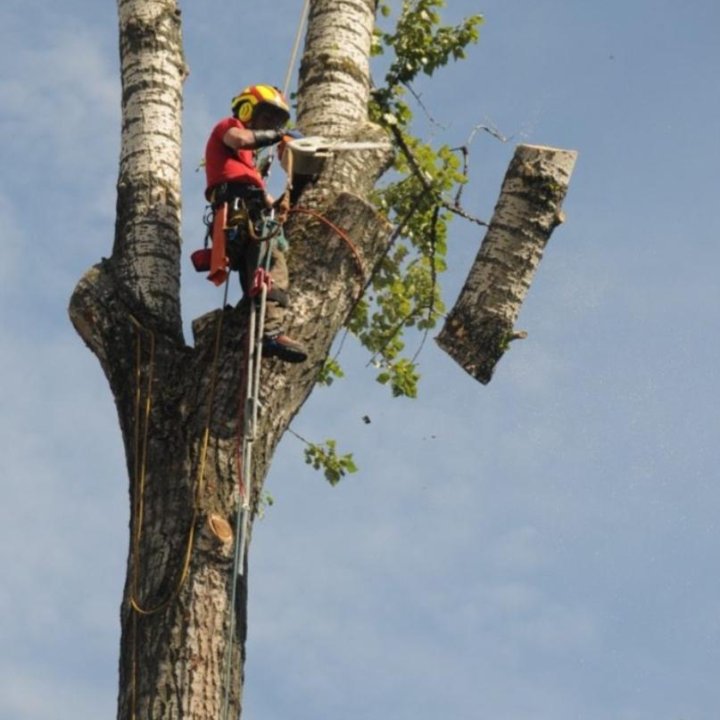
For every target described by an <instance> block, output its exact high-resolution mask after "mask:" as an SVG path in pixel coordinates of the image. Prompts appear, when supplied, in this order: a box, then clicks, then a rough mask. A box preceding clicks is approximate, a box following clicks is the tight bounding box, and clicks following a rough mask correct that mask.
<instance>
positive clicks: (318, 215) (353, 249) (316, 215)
mask: <svg viewBox="0 0 720 720" xmlns="http://www.w3.org/2000/svg"><path fill="white" fill-rule="evenodd" d="M290 212H291V213H301V214H302V215H310V216H311V217H314V218H316V219H318V220H320V221H321V222H323V223H325V225H327V226H328V227H329V228H330V229H332V230H333V231H335V233H336V234H337V235H338V236H339V237H340V238H341V239H342V240H343V241H344V242H345V244H346V245H347V246H348V248H350V252H352V254H353V257H354V258H355V263H356V265H357V268H358V272H359V273H360V279H361V280H362V281H363V283H364V282H365V266H364V265H363V261H362V258H361V257H360V253H359V252H358V249H357V247H356V246H355V243H353V241H352V240H351V239H350V236H349V235H348V234H347V233H346V232H345V231H344V230H343V229H342V228H339V227H338V226H337V225H335V223H333V222H331V221H330V220H328V219H327V218H326V217H325V216H324V215H323V214H321V213H319V212H317V211H315V210H310V209H309V208H303V207H294V208H290Z"/></svg>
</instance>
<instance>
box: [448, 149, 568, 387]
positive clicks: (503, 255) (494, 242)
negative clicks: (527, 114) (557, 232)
mask: <svg viewBox="0 0 720 720" xmlns="http://www.w3.org/2000/svg"><path fill="white" fill-rule="evenodd" d="M576 158H577V153H576V152H574V151H570V150H560V149H557V148H549V147H538V146H534V145H519V146H518V147H517V149H516V152H515V156H514V157H513V160H512V162H511V163H510V166H509V168H508V171H507V174H506V175H505V180H504V182H503V186H502V190H501V191H500V197H499V199H498V202H497V205H496V207H495V212H494V214H493V218H492V221H491V222H490V227H489V228H488V231H487V234H486V235H485V239H484V240H483V243H482V245H481V247H480V250H479V252H478V254H477V257H476V258H475V262H474V263H473V266H472V268H471V269H470V272H469V274H468V277H467V280H466V281H465V285H464V286H463V288H462V290H461V292H460V295H459V297H458V299H457V301H456V302H455V305H454V306H453V308H452V310H451V311H450V313H449V315H448V317H447V319H446V321H445V324H444V326H443V329H442V331H441V332H440V334H439V335H438V337H437V338H436V342H437V343H438V345H439V346H440V347H441V348H442V349H443V350H445V352H447V353H448V354H449V355H450V357H452V358H453V359H454V360H455V361H456V362H457V363H458V364H459V365H460V366H461V367H462V368H463V369H464V370H465V371H466V372H468V373H470V375H472V376H473V377H474V378H476V379H477V380H479V381H480V382H481V383H484V384H487V383H489V382H490V380H491V379H492V375H493V372H494V370H495V366H496V365H497V363H498V361H499V360H500V358H501V357H502V356H503V354H504V353H505V351H506V350H507V348H508V346H509V343H510V342H511V341H513V340H515V339H518V338H522V337H525V333H523V332H515V331H514V329H513V328H514V326H515V321H516V320H517V317H518V314H519V313H520V308H521V306H522V303H523V301H524V300H525V296H526V295H527V292H528V290H529V289H530V284H531V283H532V279H533V277H534V275H535V271H536V270H537V267H538V265H539V264H540V260H541V259H542V255H543V251H544V249H545V246H546V244H547V242H548V240H549V239H550V235H551V234H552V232H553V230H554V229H555V228H556V227H557V226H558V225H559V224H560V223H562V222H563V220H564V216H563V214H562V210H561V206H562V202H563V199H564V198H565V194H566V193H567V188H568V183H569V182H570V175H571V174H572V171H573V167H574V165H575V160H576Z"/></svg>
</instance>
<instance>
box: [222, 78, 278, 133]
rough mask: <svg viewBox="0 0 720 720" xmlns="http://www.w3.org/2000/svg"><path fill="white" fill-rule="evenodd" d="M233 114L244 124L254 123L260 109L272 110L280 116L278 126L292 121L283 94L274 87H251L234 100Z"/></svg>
mask: <svg viewBox="0 0 720 720" xmlns="http://www.w3.org/2000/svg"><path fill="white" fill-rule="evenodd" d="M231 107H232V114H233V117H236V118H237V119H238V120H239V121H240V122H242V123H252V121H253V119H254V117H255V114H256V113H257V111H258V110H259V109H260V108H268V109H270V108H272V109H274V110H275V111H276V112H277V114H278V125H284V124H285V123H286V122H287V121H288V120H289V119H290V108H289V107H288V104H287V101H286V100H285V97H284V96H283V94H282V92H280V90H279V89H278V88H276V87H275V86H274V85H250V86H249V87H246V88H245V89H244V90H243V91H242V92H241V93H240V94H239V95H236V96H235V97H234V98H233V100H232V106H231Z"/></svg>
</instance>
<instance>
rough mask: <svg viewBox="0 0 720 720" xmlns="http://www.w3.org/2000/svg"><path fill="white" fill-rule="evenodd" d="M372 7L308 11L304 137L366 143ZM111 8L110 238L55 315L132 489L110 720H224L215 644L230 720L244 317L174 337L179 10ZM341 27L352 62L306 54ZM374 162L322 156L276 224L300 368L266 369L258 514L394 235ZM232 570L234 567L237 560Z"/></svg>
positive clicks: (170, 3)
mask: <svg viewBox="0 0 720 720" xmlns="http://www.w3.org/2000/svg"><path fill="white" fill-rule="evenodd" d="M374 9H375V3H374V2H364V1H363V2H360V1H357V2H343V3H341V4H338V3H334V2H328V1H327V0H315V2H313V3H311V11H310V19H309V29H308V37H307V41H306V49H305V59H304V61H303V63H304V64H303V67H304V70H303V78H304V80H303V81H301V87H300V95H299V102H300V104H301V106H302V108H303V109H302V113H301V115H302V124H303V125H305V126H306V127H307V128H313V129H314V131H315V132H318V131H321V132H322V133H323V134H325V135H327V136H332V135H338V134H340V135H343V136H349V137H353V136H362V137H364V138H366V137H367V135H368V134H371V135H375V136H377V135H378V130H377V129H376V128H374V127H372V126H370V125H369V124H368V123H367V92H368V87H369V80H368V76H367V57H368V55H369V46H370V44H369V43H370V36H371V32H372V26H373V22H374ZM118 10H119V26H120V48H121V72H122V87H123V97H122V108H123V124H122V146H121V157H120V171H119V177H118V193H117V222H116V231H115V241H114V245H113V251H112V255H111V256H110V258H108V259H105V260H103V261H101V262H100V263H98V264H97V265H96V266H94V267H92V268H90V269H89V270H88V271H87V272H86V273H85V275H84V276H83V277H82V278H81V280H80V281H79V283H78V285H77V287H76V288H75V291H74V293H73V295H72V298H71V301H70V308H69V312H70V317H71V320H72V322H73V324H74V326H75V328H76V329H77V331H78V333H79V334H80V336H81V337H82V338H83V340H84V341H85V342H86V344H87V345H88V347H89V348H90V349H91V350H92V351H93V352H94V353H95V354H96V356H97V357H98V359H99V361H100V363H101V365H102V367H103V369H104V371H105V374H106V376H107V378H108V381H109V385H110V388H111V391H112V393H113V396H114V398H115V403H116V407H117V411H118V418H119V423H120V427H121V430H122V434H123V440H124V445H125V451H126V459H127V467H128V475H129V480H130V508H131V520H130V548H129V553H128V566H127V579H126V584H125V590H124V597H123V602H122V606H121V625H122V634H121V654H120V689H119V698H118V718H120V720H131V719H132V720H134V719H135V718H143V719H145V718H147V719H148V720H151V719H152V720H158V719H160V718H162V720H180V719H182V720H201V719H202V720H206V719H207V718H210V717H212V718H218V719H219V718H221V717H222V708H223V701H224V695H225V688H226V684H225V670H226V663H225V658H226V652H227V650H228V643H230V648H229V650H230V656H231V679H230V706H229V713H228V717H230V718H236V717H237V716H238V714H239V712H240V708H241V695H242V680H243V667H244V660H245V635H246V628H247V623H246V598H247V584H246V583H247V572H244V573H243V574H242V576H240V577H238V578H234V577H233V573H232V564H233V541H234V540H235V538H233V537H232V535H233V532H232V528H234V527H235V518H236V512H237V509H238V501H239V496H240V492H239V486H240V478H239V467H240V462H239V449H240V447H241V442H242V437H241V433H242V426H243V423H242V418H241V412H240V407H241V399H240V394H241V387H242V376H243V369H244V366H245V338H244V335H245V328H246V325H247V319H246V317H245V315H244V313H243V312H242V311H240V310H238V309H235V308H225V309H223V310H218V311H215V312H212V313H208V314H207V315H205V316H203V317H201V318H198V319H197V320H196V321H195V322H194V323H193V334H194V346H192V347H191V346H188V345H186V344H185V341H184V339H183V337H182V323H181V315H180V300H179V278H180V262H179V261H180V231H179V229H180V207H181V204H180V127H181V102H182V92H181V89H182V81H183V79H184V77H185V75H186V67H185V63H184V59H183V52H182V44H181V32H180V12H179V10H178V9H177V6H176V2H175V0H118ZM340 27H342V28H344V30H343V32H344V33H345V35H344V37H345V38H346V39H345V41H344V43H343V45H344V46H345V47H348V48H350V47H352V49H353V50H352V57H353V64H351V63H342V62H338V63H329V64H328V65H327V66H320V67H318V66H317V63H318V62H320V61H319V60H318V59H317V58H318V57H324V56H323V53H326V52H331V50H328V48H331V47H332V46H333V45H334V43H336V38H335V36H334V35H333V33H336V32H337V31H338V28H340ZM318 48H325V50H322V51H319V50H318ZM313 58H315V59H313ZM363 58H364V60H363ZM303 83H304V84H303ZM338 88H340V89H341V90H338ZM313 93H320V97H322V96H323V95H324V99H323V102H322V103H317V102H316V101H315V100H312V101H311V100H310V99H306V96H307V98H310V97H311V96H312V94H313ZM316 97H317V96H316ZM334 118H339V119H340V120H338V123H337V124H336V123H335V122H334ZM387 162H388V156H387V153H383V152H378V151H373V152H370V153H356V152H353V153H343V154H342V155H341V156H338V157H336V158H333V159H332V160H331V161H330V162H328V163H327V165H326V167H325V168H324V170H323V172H322V174H321V175H320V177H319V178H317V179H316V180H315V181H314V182H313V183H311V184H310V185H309V186H308V187H307V188H306V189H305V191H304V192H303V193H302V196H301V197H300V199H299V207H298V209H297V211H296V212H295V213H293V214H292V215H291V220H290V222H289V223H288V224H287V227H286V232H287V235H288V237H289V239H290V242H291V252H290V257H289V267H290V274H291V280H292V288H291V302H292V323H291V326H289V327H288V328H287V329H288V331H289V332H290V333H291V334H292V335H294V336H296V337H298V338H299V339H301V340H302V341H304V343H305V344H306V346H307V347H308V350H309V359H308V361H307V362H306V363H304V364H302V365H296V366H288V365H284V364H281V363H280V362H279V361H277V360H264V361H263V365H262V374H261V388H262V391H261V398H260V400H261V403H262V406H263V407H264V408H265V410H264V412H263V414H261V416H260V420H259V428H258V431H257V435H256V438H257V439H256V441H255V445H254V451H253V471H252V478H249V479H245V480H246V481H248V482H250V484H251V488H252V499H253V507H254V509H256V508H257V503H258V498H259V497H260V494H261V489H262V484H263V482H264V479H265V476H266V474H267V471H268V468H269V466H270V462H271V460H272V456H273V453H274V450H275V447H276V446H277V443H278V442H279V440H280V438H281V437H282V435H283V433H284V432H285V430H286V428H287V426H288V424H289V422H290V421H291V419H292V418H293V416H294V415H295V414H296V413H297V412H298V410H299V409H300V407H301V406H302V404H303V403H304V401H305V399H306V398H307V397H308V395H309V393H310V392H311V390H312V388H313V386H314V384H315V382H316V379H317V377H318V373H319V371H320V369H321V367H322V365H323V362H324V359H325V357H326V355H327V353H328V351H329V348H330V345H331V343H332V340H333V338H334V337H335V335H336V334H337V332H338V331H339V329H340V328H341V327H342V326H343V324H344V323H345V321H346V319H347V317H348V314H349V313H350V312H351V310H352V307H353V305H354V303H355V300H356V299H357V297H358V295H359V293H360V292H361V290H362V288H363V287H364V284H365V280H366V279H367V276H368V274H369V273H370V272H371V271H372V269H373V268H374V265H375V263H376V262H377V260H378V258H379V257H381V255H382V252H383V250H384V249H385V246H386V242H387V239H388V237H389V234H390V228H389V226H388V223H387V222H386V221H385V220H384V219H382V218H380V217H379V216H378V215H377V213H376V211H375V210H374V208H373V207H372V205H370V204H369V203H368V202H367V201H366V199H365V194H366V193H367V192H369V190H370V189H371V188H372V186H373V185H374V183H375V181H376V179H377V177H378V176H379V174H380V173H381V172H382V171H383V169H384V168H385V167H386V165H387ZM348 190H352V193H349V192H347V191H348ZM309 211H312V212H314V213H319V214H320V216H321V218H320V219H319V218H318V216H317V215H315V216H313V215H310V214H309ZM251 530H252V522H251V523H250V527H249V532H251ZM247 547H248V546H246V553H247ZM243 563H244V567H245V569H247V554H246V556H245V557H244V558H243ZM236 582H237V585H236V590H237V596H236V597H237V603H236V607H235V608H232V607H230V605H231V598H232V597H233V584H234V583H236ZM233 613H234V614H235V621H234V628H235V631H234V633H233V636H232V637H230V638H229V637H228V635H229V627H230V620H231V617H232V614H233Z"/></svg>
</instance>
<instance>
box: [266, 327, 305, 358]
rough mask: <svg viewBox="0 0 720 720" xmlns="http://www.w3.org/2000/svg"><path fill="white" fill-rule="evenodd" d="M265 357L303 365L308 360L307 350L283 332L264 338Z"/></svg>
mask: <svg viewBox="0 0 720 720" xmlns="http://www.w3.org/2000/svg"><path fill="white" fill-rule="evenodd" d="M263 355H264V356H265V357H276V358H278V360H283V361H284V362H289V363H301V362H305V360H307V351H306V350H305V348H304V347H303V346H302V345H301V344H300V343H299V342H296V341H295V340H293V339H292V338H289V337H288V336H287V335H284V334H283V333H282V332H276V333H273V334H271V335H265V337H263Z"/></svg>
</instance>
